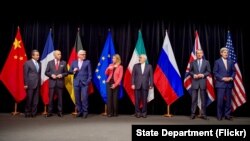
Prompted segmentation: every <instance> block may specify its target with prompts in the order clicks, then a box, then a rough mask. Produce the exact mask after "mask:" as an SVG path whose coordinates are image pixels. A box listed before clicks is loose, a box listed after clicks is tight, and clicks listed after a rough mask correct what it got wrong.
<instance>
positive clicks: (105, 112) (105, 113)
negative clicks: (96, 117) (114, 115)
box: [101, 104, 108, 116]
mask: <svg viewBox="0 0 250 141" xmlns="http://www.w3.org/2000/svg"><path fill="white" fill-rule="evenodd" d="M107 109H108V107H107V104H105V109H104V112H103V113H102V114H101V115H102V116H107V115H108V113H107Z"/></svg>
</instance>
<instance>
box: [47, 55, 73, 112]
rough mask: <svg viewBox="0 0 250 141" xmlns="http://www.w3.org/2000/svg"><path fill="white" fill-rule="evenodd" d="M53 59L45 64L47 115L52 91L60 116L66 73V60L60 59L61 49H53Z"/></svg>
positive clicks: (51, 103)
mask: <svg viewBox="0 0 250 141" xmlns="http://www.w3.org/2000/svg"><path fill="white" fill-rule="evenodd" d="M54 57H55V59H53V60H51V61H49V62H48V64H47V68H46V71H45V75H46V76H48V77H49V109H48V114H47V117H50V116H52V111H53V102H54V92H57V95H58V103H57V108H58V111H57V112H58V113H57V115H58V116H59V117H62V94H63V88H64V77H65V76H67V75H68V71H67V67H66V65H67V64H66V62H65V61H63V60H61V57H62V55H61V51H59V50H55V51H54Z"/></svg>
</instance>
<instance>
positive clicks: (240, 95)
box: [226, 31, 246, 111]
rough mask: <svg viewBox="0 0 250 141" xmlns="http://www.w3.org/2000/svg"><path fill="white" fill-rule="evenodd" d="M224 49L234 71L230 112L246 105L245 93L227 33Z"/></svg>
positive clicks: (229, 36) (230, 39)
mask: <svg viewBox="0 0 250 141" xmlns="http://www.w3.org/2000/svg"><path fill="white" fill-rule="evenodd" d="M226 48H228V52H229V56H228V57H229V59H230V60H232V61H233V62H234V66H235V69H236V75H235V79H234V88H233V92H232V94H233V96H232V110H233V111H234V110H236V109H237V108H238V107H240V106H241V105H242V104H244V103H246V93H245V88H244V86H243V81H242V75H241V72H240V68H239V65H238V63H237V57H236V54H235V52H234V47H233V43H232V38H231V33H230V31H228V33H227V43H226Z"/></svg>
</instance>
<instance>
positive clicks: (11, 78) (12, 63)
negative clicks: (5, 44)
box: [0, 27, 27, 103]
mask: <svg viewBox="0 0 250 141" xmlns="http://www.w3.org/2000/svg"><path fill="white" fill-rule="evenodd" d="M26 60H27V56H26V53H25V49H24V45H23V41H22V37H21V34H20V29H19V27H18V28H17V34H16V37H15V40H14V43H13V44H12V47H11V50H10V53H9V56H8V58H7V60H6V62H5V64H4V67H3V69H2V72H1V74H0V80H1V81H2V82H3V84H4V85H5V86H6V88H7V89H8V90H9V92H10V93H11V95H12V96H13V97H14V99H15V101H16V102H17V103H19V102H21V101H22V100H23V99H24V98H25V96H26V91H25V89H24V80H23V65H24V63H25V61H26Z"/></svg>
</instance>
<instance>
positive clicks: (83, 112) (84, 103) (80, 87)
mask: <svg viewBox="0 0 250 141" xmlns="http://www.w3.org/2000/svg"><path fill="white" fill-rule="evenodd" d="M77 56H78V60H75V61H73V62H72V64H71V66H70V70H69V73H72V74H74V82H73V85H74V93H75V99H76V107H77V111H78V114H77V115H76V117H82V118H87V116H88V92H87V91H88V85H89V83H90V82H91V79H92V73H91V64H90V61H89V60H87V59H86V51H85V50H79V51H78V54H77Z"/></svg>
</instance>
